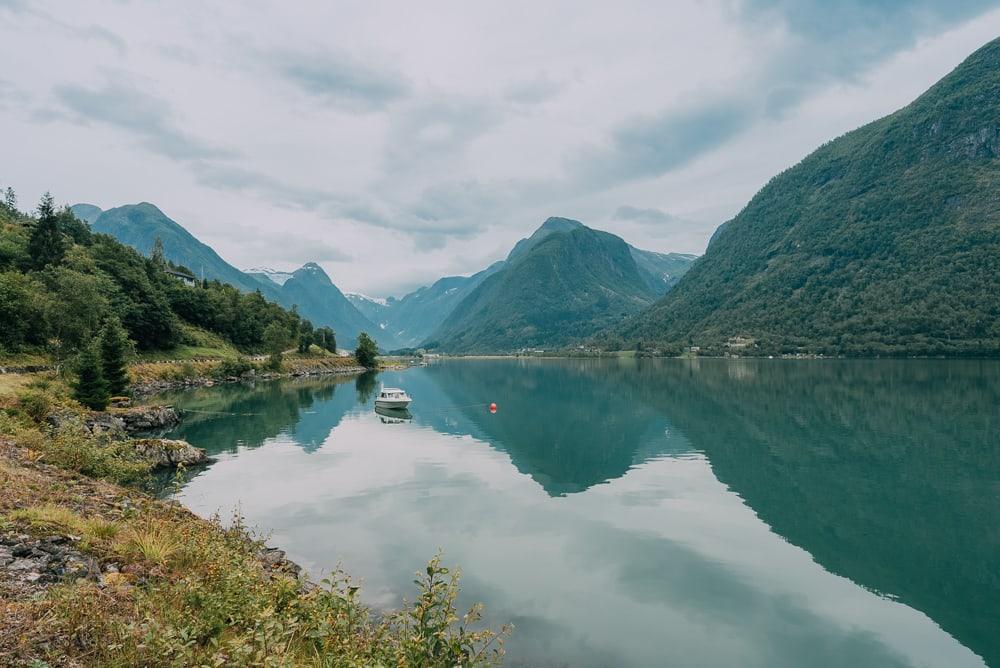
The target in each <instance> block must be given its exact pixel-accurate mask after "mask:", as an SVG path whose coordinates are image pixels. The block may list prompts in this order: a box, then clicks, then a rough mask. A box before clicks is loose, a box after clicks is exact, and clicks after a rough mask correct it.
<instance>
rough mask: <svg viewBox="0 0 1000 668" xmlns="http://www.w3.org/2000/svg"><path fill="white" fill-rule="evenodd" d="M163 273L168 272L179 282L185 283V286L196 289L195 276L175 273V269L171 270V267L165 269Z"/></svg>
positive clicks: (181, 272)
mask: <svg viewBox="0 0 1000 668" xmlns="http://www.w3.org/2000/svg"><path fill="white" fill-rule="evenodd" d="M163 271H165V272H167V273H168V274H170V275H171V276H173V277H174V278H176V279H177V280H179V281H181V282H182V283H184V285H186V286H188V287H189V288H193V287H194V284H195V279H194V276H192V275H191V274H185V273H184V272H183V271H175V270H173V269H170V268H169V267H168V268H166V269H164V270H163Z"/></svg>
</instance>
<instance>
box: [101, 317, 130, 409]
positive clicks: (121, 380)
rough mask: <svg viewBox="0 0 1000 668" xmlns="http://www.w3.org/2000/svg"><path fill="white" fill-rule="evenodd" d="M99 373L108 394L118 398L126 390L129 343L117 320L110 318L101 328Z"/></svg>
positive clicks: (123, 329)
mask: <svg viewBox="0 0 1000 668" xmlns="http://www.w3.org/2000/svg"><path fill="white" fill-rule="evenodd" d="M100 341H101V344H100V345H101V371H102V373H103V376H104V382H105V383H106V384H107V388H108V392H110V393H111V395H112V396H120V395H122V394H124V393H125V391H126V390H128V384H129V377H128V369H127V365H128V353H129V348H130V347H131V342H130V341H129V340H128V334H127V333H126V332H125V328H124V327H122V323H121V321H120V320H118V318H115V317H113V316H112V317H110V318H108V319H107V321H106V322H105V323H104V327H103V328H101V338H100Z"/></svg>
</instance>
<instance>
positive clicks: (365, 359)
mask: <svg viewBox="0 0 1000 668" xmlns="http://www.w3.org/2000/svg"><path fill="white" fill-rule="evenodd" d="M354 358H355V359H357V360H358V364H360V365H361V366H363V367H364V368H366V369H374V368H375V367H376V366H378V344H377V343H375V341H374V340H373V339H372V337H370V336H368V334H367V332H361V333H360V334H358V347H357V348H356V349H355V351H354Z"/></svg>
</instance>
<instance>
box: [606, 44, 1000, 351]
mask: <svg viewBox="0 0 1000 668" xmlns="http://www.w3.org/2000/svg"><path fill="white" fill-rule="evenodd" d="M998 193H1000V40H994V41H992V42H990V43H989V44H987V45H986V46H984V47H983V48H981V49H980V50H978V51H977V52H975V53H974V54H972V55H971V56H970V57H969V58H968V59H966V61H965V62H963V63H962V64H961V65H959V67H958V68H956V69H955V70H954V71H952V72H951V73H950V74H948V75H947V76H946V77H944V79H942V80H941V81H939V82H938V83H937V84H935V85H934V86H933V87H932V88H931V89H930V90H928V91H927V92H926V93H924V94H923V95H921V96H920V97H919V98H918V99H917V100H916V101H914V102H913V103H911V104H910V105H909V106H907V107H905V108H903V109H901V110H899V111H897V112H896V113H894V114H892V115H890V116H887V117H885V118H883V119H881V120H878V121H875V122H873V123H870V124H868V125H866V126H864V127H862V128H859V129H857V130H854V131H853V132H850V133H848V134H846V135H844V136H842V137H840V138H839V139H836V140H834V141H832V142H829V143H827V144H825V145H824V146H822V147H821V148H819V149H818V150H816V151H815V152H814V153H812V154H811V155H809V156H808V157H807V158H805V159H804V160H803V161H802V162H800V163H799V164H798V165H796V166H794V167H792V168H791V169H789V170H787V171H785V172H784V173H782V174H780V175H779V176H777V177H775V178H774V179H772V180H771V182H770V183H768V184H767V185H766V186H765V187H764V188H763V189H762V190H761V191H760V192H759V193H757V195H756V196H754V198H753V199H752V200H751V201H750V203H749V204H748V205H747V206H746V208H744V209H743V211H741V212H740V213H739V215H737V216H736V217H735V218H733V219H732V220H730V221H729V222H727V223H725V224H723V225H722V226H721V227H720V228H719V230H718V231H717V232H716V234H715V235H714V237H713V238H712V241H711V243H710V244H709V247H708V250H707V251H706V253H705V255H704V256H703V257H702V258H701V259H700V260H699V261H698V262H697V263H695V265H694V267H693V268H692V269H691V271H690V272H689V273H688V274H687V275H686V276H684V278H683V279H682V280H681V281H680V282H679V283H678V285H677V286H676V287H675V288H674V289H673V290H671V291H670V292H669V293H667V295H666V296H665V297H663V298H662V299H661V300H660V301H658V302H657V303H656V304H655V305H654V306H653V307H652V308H650V309H649V310H647V311H646V312H644V313H642V314H641V315H639V316H637V317H635V318H632V319H631V320H630V321H628V322H626V323H625V324H624V325H622V326H620V327H619V328H618V329H617V330H616V333H615V334H613V335H611V336H606V337H602V338H603V340H604V341H605V342H607V343H608V345H610V346H611V347H618V346H624V347H631V346H634V345H636V344H637V342H638V341H642V340H645V341H652V342H662V343H664V344H666V345H671V346H674V347H679V346H684V345H690V344H695V345H698V346H701V347H702V348H707V349H709V350H712V351H715V352H722V351H724V350H727V349H736V350H740V351H743V352H756V353H764V352H769V353H770V352H775V353H776V352H817V353H828V354H848V355H880V354H891V355H899V354H908V355H912V354H925V355H933V354H947V355H996V354H997V353H998V352H1000V194H998ZM727 346H728V348H727Z"/></svg>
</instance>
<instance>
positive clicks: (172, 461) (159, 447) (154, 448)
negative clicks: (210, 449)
mask: <svg viewBox="0 0 1000 668" xmlns="http://www.w3.org/2000/svg"><path fill="white" fill-rule="evenodd" d="M134 444H135V450H136V452H137V453H138V454H139V456H140V457H142V458H143V459H146V460H148V461H149V462H150V463H152V465H153V466H154V467H155V468H175V467H177V466H179V465H181V464H183V465H184V466H194V465H197V464H205V463H207V462H208V461H209V458H208V455H207V454H206V453H205V451H204V450H203V449H201V448H196V447H194V446H193V445H191V444H190V443H188V442H187V441H177V440H172V439H166V438H147V439H142V440H139V441H134Z"/></svg>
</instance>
